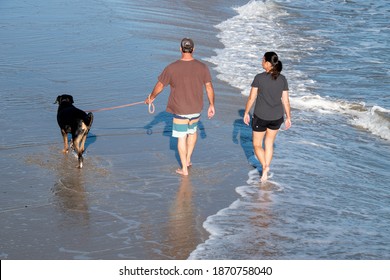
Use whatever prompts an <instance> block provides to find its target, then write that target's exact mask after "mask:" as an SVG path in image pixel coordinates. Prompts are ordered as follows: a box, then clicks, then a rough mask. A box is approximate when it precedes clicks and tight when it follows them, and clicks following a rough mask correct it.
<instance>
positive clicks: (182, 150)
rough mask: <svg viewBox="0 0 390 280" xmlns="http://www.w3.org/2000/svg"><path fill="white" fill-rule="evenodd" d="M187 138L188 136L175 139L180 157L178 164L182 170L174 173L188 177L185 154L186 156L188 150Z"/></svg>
mask: <svg viewBox="0 0 390 280" xmlns="http://www.w3.org/2000/svg"><path fill="white" fill-rule="evenodd" d="M187 138H188V136H184V137H179V138H178V139H177V150H178V152H179V157H180V162H181V166H182V168H181V169H180V168H179V169H177V170H176V173H178V174H181V175H185V176H187V175H188V163H187V154H188V149H187Z"/></svg>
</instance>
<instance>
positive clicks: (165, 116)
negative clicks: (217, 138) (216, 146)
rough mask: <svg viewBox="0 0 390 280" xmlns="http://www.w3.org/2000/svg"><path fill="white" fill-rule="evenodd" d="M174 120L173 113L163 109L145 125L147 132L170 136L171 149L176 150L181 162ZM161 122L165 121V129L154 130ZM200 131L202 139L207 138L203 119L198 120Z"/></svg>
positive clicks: (176, 155)
mask: <svg viewBox="0 0 390 280" xmlns="http://www.w3.org/2000/svg"><path fill="white" fill-rule="evenodd" d="M172 121H173V115H172V114H171V113H168V112H165V111H163V112H160V113H158V114H157V115H156V116H155V117H154V118H153V120H152V121H151V122H150V123H148V124H147V125H145V126H144V129H146V133H147V134H149V135H151V134H153V133H161V134H162V135H163V136H166V137H169V149H170V150H172V151H175V157H176V160H177V161H178V163H179V164H180V156H179V152H178V150H177V138H175V137H172ZM161 123H164V128H163V130H162V131H161V130H156V131H153V128H154V127H156V126H158V125H160V124H161ZM198 131H199V132H198V133H199V136H200V137H201V138H202V139H205V138H206V137H207V134H206V130H205V127H204V125H203V123H202V121H201V120H199V122H198Z"/></svg>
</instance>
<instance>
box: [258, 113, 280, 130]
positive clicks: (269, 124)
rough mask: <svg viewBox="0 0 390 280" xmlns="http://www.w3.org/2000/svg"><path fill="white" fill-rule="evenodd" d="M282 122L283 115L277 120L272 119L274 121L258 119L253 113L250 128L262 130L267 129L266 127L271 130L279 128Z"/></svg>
mask: <svg viewBox="0 0 390 280" xmlns="http://www.w3.org/2000/svg"><path fill="white" fill-rule="evenodd" d="M283 122H284V118H283V117H281V118H280V119H278V120H274V121H266V120H262V119H260V118H259V117H257V116H256V115H253V118H252V129H253V131H257V132H264V131H266V130H267V128H269V129H272V130H278V129H279V128H280V126H281V125H282V124H283Z"/></svg>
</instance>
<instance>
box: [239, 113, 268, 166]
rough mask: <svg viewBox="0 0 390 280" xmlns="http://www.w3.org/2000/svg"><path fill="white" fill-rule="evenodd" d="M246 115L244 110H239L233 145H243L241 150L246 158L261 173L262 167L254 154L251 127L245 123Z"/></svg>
mask: <svg viewBox="0 0 390 280" xmlns="http://www.w3.org/2000/svg"><path fill="white" fill-rule="evenodd" d="M244 113H245V110H244V109H240V110H238V115H239V116H240V118H239V119H236V120H235V121H234V123H233V134H232V140H233V143H235V144H240V145H241V148H242V150H243V151H244V154H245V157H246V159H247V160H248V162H249V164H251V165H252V166H253V167H255V168H257V170H259V172H261V171H262V166H261V164H260V162H259V160H258V159H257V158H256V156H255V154H254V152H253V143H252V129H251V125H246V124H245V123H244V121H243V119H244Z"/></svg>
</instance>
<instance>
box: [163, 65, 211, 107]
mask: <svg viewBox="0 0 390 280" xmlns="http://www.w3.org/2000/svg"><path fill="white" fill-rule="evenodd" d="M158 80H159V81H160V82H161V83H162V84H163V85H164V86H167V85H168V84H169V85H170V87H171V93H170V95H169V98H168V104H167V109H166V110H167V112H169V113H172V114H178V115H187V114H196V113H200V112H201V111H202V109H203V87H204V85H205V84H206V83H209V82H211V75H210V71H209V69H208V67H207V65H206V64H204V63H202V62H200V61H199V60H196V59H194V60H190V61H184V60H177V61H175V62H173V63H171V64H170V65H168V66H167V67H166V68H165V69H164V71H163V72H162V73H161V74H160V76H159V77H158Z"/></svg>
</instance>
